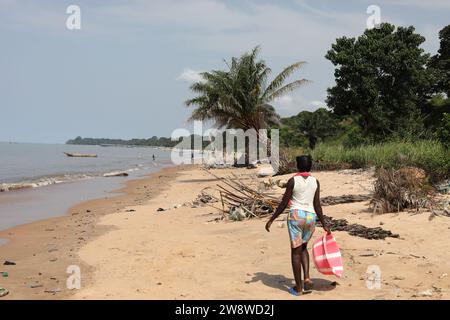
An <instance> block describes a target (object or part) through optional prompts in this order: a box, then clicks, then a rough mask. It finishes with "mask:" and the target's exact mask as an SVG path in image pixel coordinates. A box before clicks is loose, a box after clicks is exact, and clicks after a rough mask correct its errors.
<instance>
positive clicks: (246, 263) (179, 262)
mask: <svg viewBox="0 0 450 320" xmlns="http://www.w3.org/2000/svg"><path fill="white" fill-rule="evenodd" d="M211 172H212V173H214V174H215V175H217V176H219V177H223V176H230V175H231V174H235V175H237V176H239V177H241V178H242V179H247V178H248V179H256V178H253V177H254V176H255V174H256V172H257V170H256V169H246V168H226V169H211ZM313 175H314V176H315V177H317V178H318V179H319V180H320V182H321V196H322V197H327V196H342V195H348V194H354V195H357V194H362V193H366V192H367V191H369V190H370V189H371V188H372V187H373V176H372V174H371V173H370V172H368V171H359V170H341V171H317V172H314V173H313ZM290 176H291V175H284V176H279V177H278V178H280V179H287V178H289V177H290ZM267 179H268V178H259V179H258V181H260V182H263V181H266V180H267ZM219 181H220V180H218V179H217V178H214V177H212V176H211V175H210V174H209V173H207V172H205V170H203V169H202V168H200V167H199V166H195V165H194V166H192V165H191V166H174V167H170V168H165V169H162V170H161V171H158V172H155V173H152V174H151V175H149V176H148V177H146V178H144V179H139V180H134V181H129V182H127V184H126V185H125V186H124V188H122V189H119V190H116V192H123V190H124V189H126V191H127V192H128V193H127V195H116V196H114V195H113V194H112V196H111V197H109V198H107V199H100V200H94V201H88V202H84V203H80V204H78V205H77V206H74V207H72V208H71V211H70V212H69V215H68V216H64V217H61V218H55V219H50V220H45V221H42V222H38V223H33V224H30V225H25V226H21V227H17V228H16V229H11V230H9V231H11V232H14V234H13V235H12V236H11V237H8V238H10V239H11V242H10V243H8V244H7V245H5V246H4V248H5V247H6V248H9V249H8V250H9V251H8V252H6V251H5V250H4V248H2V247H0V259H4V260H13V261H15V262H17V263H18V264H17V265H15V266H3V265H0V271H7V272H9V278H0V286H2V287H6V288H7V289H9V290H10V291H11V293H10V294H9V295H8V296H6V297H4V298H2V299H55V300H58V299H81V300H83V299H88V300H89V299H108V300H114V299H171V300H173V299H182V300H185V299H207V300H209V299H223V300H240V299H298V298H297V297H293V296H291V295H289V293H288V292H287V289H288V288H289V287H290V286H292V285H293V277H292V270H291V263H290V245H289V236H288V232H287V229H286V222H285V216H284V215H283V216H282V217H280V218H279V219H277V220H276V222H274V224H273V225H272V229H271V232H270V233H267V232H266V231H265V230H264V225H265V222H266V220H267V219H266V218H265V217H264V218H262V219H256V218H255V219H250V220H243V221H240V222H233V221H228V220H223V221H222V220H220V217H221V212H220V210H217V209H214V208H212V207H211V206H209V205H206V206H202V205H191V204H192V201H193V200H195V199H197V197H198V195H199V194H200V193H201V191H202V190H203V189H204V188H214V187H215V186H216V185H217V183H219ZM273 191H274V192H275V193H276V194H277V195H281V194H282V193H283V191H284V190H283V189H282V188H278V187H274V189H273ZM368 205H369V201H361V202H353V203H343V204H335V205H328V206H326V207H324V214H326V215H327V216H330V217H332V218H333V219H346V220H347V221H348V222H349V223H358V224H361V225H364V226H366V227H372V228H374V227H378V226H380V225H382V228H383V229H385V230H389V231H392V232H393V233H397V234H399V235H400V237H399V238H386V239H385V240H369V239H365V238H361V237H356V236H353V235H351V234H350V233H348V232H345V231H334V232H333V234H334V236H335V238H336V241H337V242H338V243H339V245H340V247H341V252H342V255H343V261H344V276H343V277H342V278H339V279H337V278H335V277H330V276H325V275H322V274H320V273H318V271H317V270H316V268H315V267H314V264H313V262H312V261H310V271H311V277H312V279H313V282H314V283H315V284H314V288H313V292H312V293H311V294H309V295H305V296H303V297H301V298H300V299H307V300H309V299H325V300H328V299H334V300H336V299H358V300H359V299H367V300H373V299H376V300H378V299H450V277H449V276H448V270H450V261H449V260H448V259H447V257H448V252H449V250H450V243H448V242H445V235H446V234H448V230H450V219H449V218H447V217H435V218H434V219H432V220H430V219H429V216H430V212H427V211H424V212H420V213H419V214H418V213H416V212H401V213H387V214H383V215H373V214H372V212H371V211H370V210H368ZM168 207H169V208H171V209H170V210H163V211H160V210H158V209H159V208H168ZM219 207H220V205H219ZM87 210H89V211H90V212H88V211H87ZM72 213H75V214H74V215H72ZM418 227H420V230H421V232H417V228H418ZM321 235H323V231H322V230H321V228H317V230H316V232H315V233H314V234H313V238H312V239H311V243H310V245H309V248H311V245H312V243H313V241H315V240H316V239H318V238H319V237H321ZM0 236H3V234H2V233H1V232H0ZM80 238H81V239H80ZM436 243H440V245H439V246H436V245H435V244H436ZM5 253H8V254H9V255H8V256H5ZM55 258H56V259H57V260H54V261H51V260H52V259H55ZM14 259H15V260H14ZM69 265H78V266H79V267H80V269H81V289H80V290H73V291H72V290H67V289H65V287H66V279H67V277H68V276H69V275H68V274H66V273H65V272H66V268H67V267H68V266H69ZM374 265H375V266H379V267H380V270H381V272H382V276H381V279H380V280H381V281H380V285H381V288H380V289H374V290H373V289H370V288H369V287H368V286H367V279H368V273H367V272H368V271H367V270H368V268H369V267H370V266H374ZM335 281H337V284H335V285H333V283H334V282H335ZM30 283H31V284H33V283H35V284H38V285H42V286H38V287H36V288H29V284H30ZM54 289H61V290H62V291H61V292H57V293H52V292H45V291H48V290H50V291H51V290H54Z"/></svg>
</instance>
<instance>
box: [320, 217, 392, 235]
mask: <svg viewBox="0 0 450 320" xmlns="http://www.w3.org/2000/svg"><path fill="white" fill-rule="evenodd" d="M324 218H325V221H326V222H327V224H328V226H329V228H330V230H331V231H346V232H348V233H349V234H350V235H352V236H356V237H361V238H365V239H369V240H372V239H376V240H379V239H381V240H384V239H385V238H387V237H391V238H399V237H400V236H399V235H398V234H394V233H392V232H391V231H388V230H384V229H382V228H380V227H376V228H369V227H366V226H363V225H360V224H356V223H352V224H349V223H348V221H347V220H345V219H333V218H331V217H328V216H324ZM317 225H318V226H322V223H321V222H320V221H318V222H317Z"/></svg>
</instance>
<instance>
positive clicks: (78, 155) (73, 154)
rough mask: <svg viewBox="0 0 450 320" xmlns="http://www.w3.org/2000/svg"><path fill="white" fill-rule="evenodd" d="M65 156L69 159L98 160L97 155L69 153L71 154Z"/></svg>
mask: <svg viewBox="0 0 450 320" xmlns="http://www.w3.org/2000/svg"><path fill="white" fill-rule="evenodd" d="M64 154H65V155H66V156H68V157H75V158H97V155H96V154H84V153H69V152H64Z"/></svg>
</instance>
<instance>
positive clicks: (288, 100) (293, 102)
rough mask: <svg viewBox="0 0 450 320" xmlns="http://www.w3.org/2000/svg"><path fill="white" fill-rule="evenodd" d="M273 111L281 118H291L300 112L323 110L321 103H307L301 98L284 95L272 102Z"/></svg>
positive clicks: (322, 103) (324, 105)
mask: <svg viewBox="0 0 450 320" xmlns="http://www.w3.org/2000/svg"><path fill="white" fill-rule="evenodd" d="M272 104H273V106H274V108H275V111H276V112H278V114H279V115H281V116H282V117H287V116H293V115H296V114H298V113H299V112H301V111H315V110H317V109H318V108H325V107H326V104H325V102H323V101H308V100H306V99H304V98H303V97H302V96H290V95H285V96H282V97H279V98H277V99H275V100H274V101H273V103H272Z"/></svg>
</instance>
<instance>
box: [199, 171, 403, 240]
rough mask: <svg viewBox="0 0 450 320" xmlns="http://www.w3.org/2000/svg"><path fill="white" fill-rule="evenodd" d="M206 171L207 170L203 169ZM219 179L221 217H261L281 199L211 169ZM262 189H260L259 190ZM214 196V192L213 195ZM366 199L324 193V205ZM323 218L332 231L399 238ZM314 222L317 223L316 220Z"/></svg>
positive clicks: (344, 221) (382, 237) (269, 212)
mask: <svg viewBox="0 0 450 320" xmlns="http://www.w3.org/2000/svg"><path fill="white" fill-rule="evenodd" d="M207 172H209V171H207ZM209 173H210V174H211V175H213V176H214V177H216V178H217V179H218V180H220V181H221V183H219V184H217V189H214V190H215V191H216V192H218V193H219V195H220V196H219V200H220V202H221V204H222V208H217V207H214V206H213V205H210V206H211V207H214V208H216V209H218V210H221V211H222V213H223V215H222V217H223V218H228V219H230V220H233V221H241V220H244V219H251V218H261V217H264V216H267V215H269V214H272V213H273V212H274V210H275V208H277V207H278V205H279V203H280V201H281V199H280V198H279V197H278V196H275V195H273V194H271V193H269V192H267V191H266V190H265V188H257V187H253V186H252V185H250V184H249V183H244V182H243V181H242V179H240V178H239V177H237V176H236V175H235V174H232V177H228V178H221V177H218V176H216V175H214V174H213V173H211V172H209ZM252 182H253V185H258V184H259V180H257V179H255V180H252ZM263 189H264V190H263ZM213 197H214V196H213ZM368 199H370V198H369V195H354V196H353V195H344V196H340V197H325V198H324V205H331V204H338V203H339V204H340V203H346V202H355V201H366V200H368ZM325 219H326V221H327V223H328V225H329V226H330V229H331V230H332V231H346V232H348V233H349V234H350V235H352V236H358V237H362V238H366V239H385V238H386V237H392V238H399V235H398V234H394V233H392V232H391V231H388V230H384V229H382V228H380V227H376V228H368V227H366V226H363V225H359V224H349V223H348V221H347V220H345V219H336V220H335V219H333V218H331V217H328V216H325ZM318 225H321V224H320V222H318Z"/></svg>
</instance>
